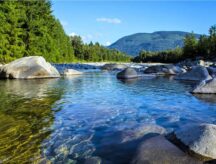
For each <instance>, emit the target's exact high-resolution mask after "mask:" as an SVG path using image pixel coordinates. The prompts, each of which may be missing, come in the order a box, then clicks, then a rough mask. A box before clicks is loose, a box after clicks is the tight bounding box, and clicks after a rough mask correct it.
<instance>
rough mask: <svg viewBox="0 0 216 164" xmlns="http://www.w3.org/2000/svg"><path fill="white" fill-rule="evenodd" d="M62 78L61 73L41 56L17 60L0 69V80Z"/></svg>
mask: <svg viewBox="0 0 216 164" xmlns="http://www.w3.org/2000/svg"><path fill="white" fill-rule="evenodd" d="M54 77H60V74H59V72H58V71H57V70H56V68H55V67H53V66H52V65H51V64H50V63H48V62H46V60H45V59H44V58H43V57H41V56H30V57H23V58H21V59H17V60H15V61H13V62H11V63H9V64H5V65H4V66H2V67H1V68H0V78H10V79H34V78H54Z"/></svg>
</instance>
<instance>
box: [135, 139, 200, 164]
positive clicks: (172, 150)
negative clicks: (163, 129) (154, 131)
mask: <svg viewBox="0 0 216 164" xmlns="http://www.w3.org/2000/svg"><path fill="white" fill-rule="evenodd" d="M174 163H176V164H186V163H187V164H199V163H200V164H201V162H200V161H197V160H194V159H192V158H191V157H189V156H188V155H187V154H185V153H184V152H182V151H181V150H180V149H179V148H177V147H176V146H175V145H173V144H172V143H171V142H169V141H168V140H167V139H165V138H164V137H163V136H156V137H153V138H150V139H148V140H146V141H144V142H143V143H142V144H141V145H140V147H139V149H138V151H137V155H135V158H134V159H133V161H132V164H174Z"/></svg>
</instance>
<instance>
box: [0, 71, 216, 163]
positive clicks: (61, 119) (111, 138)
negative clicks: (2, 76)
mask: <svg viewBox="0 0 216 164" xmlns="http://www.w3.org/2000/svg"><path fill="white" fill-rule="evenodd" d="M193 85H194V84H191V83H182V82H178V81H174V80H172V78H162V77H160V78H145V77H143V78H141V79H138V80H130V81H120V80H117V79H116V77H115V74H114V73H107V72H103V73H101V72H96V73H90V74H85V75H81V76H75V77H71V78H61V79H45V80H1V81H0V102H1V103H0V131H1V133H0V163H1V162H5V163H32V162H33V161H34V162H35V163H49V162H51V163H58V162H60V163H84V162H86V161H88V162H90V163H97V162H99V161H101V160H102V161H103V163H127V162H129V160H130V159H131V157H132V156H133V153H134V147H133V146H131V144H122V142H121V140H122V138H121V137H122V136H124V132H125V131H128V130H131V129H134V128H136V127H140V126H142V125H143V124H156V125H160V126H162V127H164V128H166V129H167V131H168V132H171V131H172V130H174V129H177V128H178V127H179V126H182V125H185V124H187V123H194V122H195V123H196V122H208V123H216V96H215V95H211V96H200V95H191V94H190V93H189V92H188V91H189V90H190V89H191V87H193ZM127 137H128V136H127ZM129 137H130V136H129Z"/></svg>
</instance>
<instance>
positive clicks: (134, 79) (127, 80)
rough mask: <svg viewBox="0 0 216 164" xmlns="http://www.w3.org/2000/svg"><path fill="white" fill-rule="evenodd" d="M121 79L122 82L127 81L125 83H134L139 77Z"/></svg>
mask: <svg viewBox="0 0 216 164" xmlns="http://www.w3.org/2000/svg"><path fill="white" fill-rule="evenodd" d="M118 80H120V81H121V82H122V83H125V84H133V83H136V82H137V80H138V78H133V79H118Z"/></svg>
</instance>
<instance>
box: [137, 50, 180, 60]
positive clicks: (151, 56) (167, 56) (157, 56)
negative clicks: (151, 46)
mask: <svg viewBox="0 0 216 164" xmlns="http://www.w3.org/2000/svg"><path fill="white" fill-rule="evenodd" d="M182 54H183V53H182V49H181V48H176V49H174V50H166V51H160V52H150V51H141V52H140V54H139V56H137V57H135V58H134V59H133V61H134V62H161V63H176V62H178V61H180V60H182Z"/></svg>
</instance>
